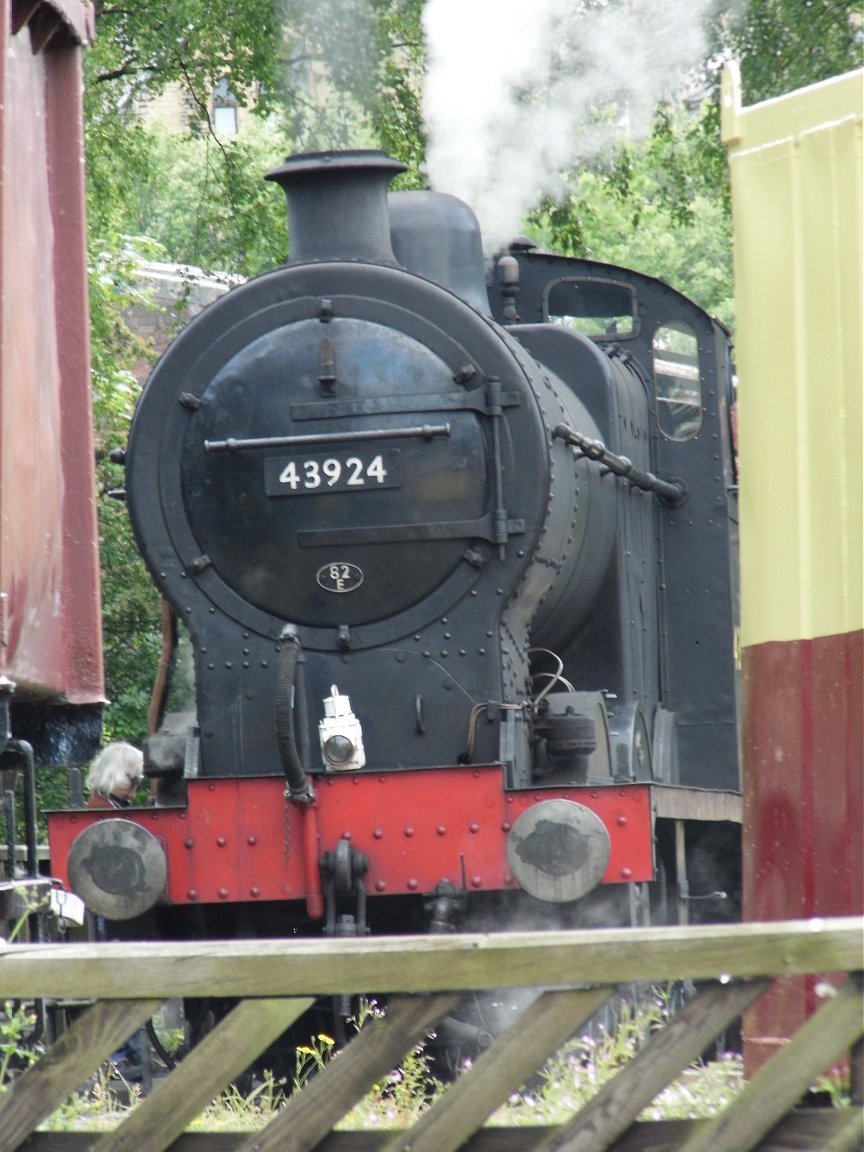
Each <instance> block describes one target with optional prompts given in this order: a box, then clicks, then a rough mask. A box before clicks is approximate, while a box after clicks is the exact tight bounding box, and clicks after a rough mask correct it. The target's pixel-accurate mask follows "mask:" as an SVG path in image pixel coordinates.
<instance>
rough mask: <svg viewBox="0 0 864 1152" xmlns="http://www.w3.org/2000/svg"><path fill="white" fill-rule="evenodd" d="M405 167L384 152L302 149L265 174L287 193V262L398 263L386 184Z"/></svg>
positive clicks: (267, 178) (393, 264) (396, 265)
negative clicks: (359, 261) (288, 246)
mask: <svg viewBox="0 0 864 1152" xmlns="http://www.w3.org/2000/svg"><path fill="white" fill-rule="evenodd" d="M404 171H405V165H404V164H402V163H400V161H398V160H392V159H391V158H390V157H389V156H385V155H384V153H383V152H377V151H374V150H371V149H369V150H358V151H351V152H303V153H298V154H297V155H296V156H289V157H287V159H286V160H285V163H284V164H283V165H282V166H281V167H279V168H276V169H274V170H273V171H272V172H268V173H267V175H266V177H265V179H266V180H272V181H273V182H274V183H276V184H278V185H279V186H280V187H281V188H282V189H283V190H284V192H285V194H286V196H287V197H288V235H289V240H290V245H291V252H290V259H289V261H288V263H289V264H301V263H307V262H313V261H321V260H362V261H366V262H370V263H374V264H390V265H392V266H394V267H398V261H397V259H396V257H395V256H394V254H393V247H392V244H391V240H390V217H389V214H388V210H387V186H388V184H389V183H390V181H391V180H392V179H393V177H394V176H396V175H397V174H398V173H399V172H404Z"/></svg>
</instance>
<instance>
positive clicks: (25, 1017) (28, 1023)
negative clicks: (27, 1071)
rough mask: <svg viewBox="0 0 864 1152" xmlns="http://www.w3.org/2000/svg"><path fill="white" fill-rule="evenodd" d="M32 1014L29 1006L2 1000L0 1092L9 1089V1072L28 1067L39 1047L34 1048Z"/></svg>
mask: <svg viewBox="0 0 864 1152" xmlns="http://www.w3.org/2000/svg"><path fill="white" fill-rule="evenodd" d="M35 1030H36V1013H35V1012H34V1011H33V1006H32V1005H29V1004H28V1005H25V1004H21V1003H20V1002H19V1001H17V1000H6V1001H4V1003H3V1005H2V1007H0V1093H2V1092H4V1091H5V1090H6V1088H8V1086H9V1083H8V1082H9V1080H10V1078H11V1075H12V1073H13V1072H19V1071H21V1070H23V1069H24V1068H27V1067H29V1066H30V1065H31V1064H32V1063H33V1062H34V1061H35V1060H36V1059H37V1058H38V1056H39V1053H40V1051H41V1048H40V1047H39V1046H34V1045H33V1043H32V1037H33V1034H34V1032H35Z"/></svg>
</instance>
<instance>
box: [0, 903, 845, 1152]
mask: <svg viewBox="0 0 864 1152" xmlns="http://www.w3.org/2000/svg"><path fill="white" fill-rule="evenodd" d="M862 957H864V922H862V921H861V920H859V919H857V918H849V919H838V920H823V921H800V922H792V923H782V924H780V923H772V924H746V925H720V926H698V927H697V926H693V927H682V928H662V929H659V928H646V929H632V930H596V931H590V932H585V931H580V932H560V933H547V934H543V935H535V934H523V933H502V934H497V935H454V936H424V937H391V938H378V939H374V940H372V939H363V940H360V939H357V940H327V941H325V940H298V939H290V940H255V941H242V942H238V941H232V942H230V943H228V942H208V943H195V944H193V943H182V944H160V943H124V944H98V945H97V944H92V945H88V944H72V945H34V944H11V945H5V944H3V943H0V1001H3V1000H9V999H12V1000H24V1001H30V1000H34V999H59V1000H66V999H69V998H74V999H76V1000H79V1001H84V1002H85V1004H86V1005H87V1006H86V1007H85V1008H84V1009H83V1010H82V1011H81V1013H80V1014H79V1015H78V1016H77V1018H76V1019H75V1021H74V1023H73V1024H72V1025H71V1026H70V1027H69V1029H68V1030H67V1031H65V1032H63V1033H62V1034H61V1035H60V1037H59V1038H58V1039H57V1041H56V1042H55V1043H54V1044H53V1045H52V1046H51V1047H50V1048H49V1049H48V1050H47V1052H46V1053H45V1054H44V1055H43V1056H42V1057H41V1059H39V1061H38V1062H37V1063H35V1064H33V1065H32V1066H31V1067H30V1068H29V1069H27V1071H26V1072H24V1073H23V1074H22V1075H21V1076H20V1077H19V1078H18V1079H17V1080H15V1081H14V1082H13V1083H12V1085H11V1086H10V1087H9V1088H7V1090H6V1091H5V1092H4V1093H2V1094H0V1152H17V1150H18V1149H23V1150H25V1152H84V1150H85V1149H86V1150H87V1152H164V1150H166V1149H169V1148H170V1149H171V1150H172V1152H229V1149H230V1150H231V1152H277V1150H278V1152H311V1150H312V1149H319V1150H322V1152H349V1150H350V1152H373V1150H374V1152H456V1150H457V1149H460V1148H461V1149H467V1150H469V1152H517V1150H518V1152H529V1150H530V1152H553V1150H554V1152H565V1150H566V1152H603V1150H614V1152H676V1150H684V1152H698V1150H706V1152H707V1150H708V1149H710V1150H711V1152H723V1150H724V1149H725V1150H728V1152H746V1150H747V1149H751V1148H758V1149H762V1150H764V1152H768V1150H770V1152H792V1150H797V1152H802V1150H805V1149H806V1150H808V1152H815V1150H818V1149H826V1150H828V1152H842V1150H851V1149H856V1148H857V1149H860V1148H862V1147H864V1111H862V1107H861V1104H862V1096H864V1085H862V1079H864V1067H862V1065H864V1061H862V1048H864V1045H862V1036H864V1012H862V974H861V971H860V970H861V969H862V967H864V959H862ZM825 974H829V975H828V976H825ZM792 975H814V976H816V975H820V977H823V978H824V983H825V984H826V987H828V986H830V987H831V988H833V989H834V992H833V994H831V995H828V996H826V997H824V999H823V1001H822V1004H821V1007H820V1008H819V1009H818V1011H817V1012H816V1014H815V1015H814V1016H813V1017H812V1018H811V1019H810V1020H809V1021H808V1022H807V1023H806V1024H805V1025H804V1026H803V1027H802V1028H801V1029H800V1030H799V1032H798V1033H797V1035H796V1036H795V1037H794V1038H793V1040H792V1041H791V1042H790V1043H789V1044H788V1045H786V1046H785V1047H783V1048H782V1049H780V1050H779V1051H778V1053H777V1054H776V1055H775V1056H774V1057H773V1058H772V1059H771V1060H770V1061H769V1062H768V1063H767V1064H766V1065H765V1066H764V1067H763V1068H762V1069H761V1070H760V1072H759V1073H758V1074H757V1075H756V1076H755V1077H754V1078H753V1079H752V1080H751V1081H750V1083H749V1084H747V1085H746V1086H745V1087H744V1088H743V1089H742V1091H741V1092H740V1093H739V1094H738V1095H737V1096H736V1097H735V1099H734V1100H733V1102H732V1103H731V1104H730V1105H729V1106H728V1107H727V1109H726V1110H725V1111H723V1112H722V1113H721V1114H719V1115H717V1116H715V1117H712V1118H709V1119H703V1120H680V1121H665V1122H661V1121H644V1120H641V1121H640V1120H638V1117H639V1115H640V1113H642V1111H643V1109H645V1108H646V1107H647V1105H648V1104H650V1102H651V1101H652V1100H653V1099H654V1097H655V1096H656V1095H657V1094H658V1093H659V1092H661V1091H662V1090H663V1089H664V1088H665V1087H666V1086H667V1085H669V1084H670V1083H672V1082H673V1081H674V1080H675V1079H676V1078H677V1077H678V1076H679V1075H680V1073H681V1072H682V1070H684V1069H685V1068H687V1067H688V1066H689V1065H690V1064H691V1063H692V1062H693V1061H694V1060H697V1059H698V1058H699V1055H700V1053H702V1052H703V1051H704V1050H705V1049H706V1048H707V1047H708V1046H709V1045H710V1043H711V1041H712V1040H713V1039H714V1038H715V1037H716V1036H718V1035H719V1034H721V1033H722V1032H723V1031H724V1029H726V1028H727V1027H728V1026H729V1024H730V1023H731V1022H733V1021H734V1020H735V1019H736V1018H737V1017H738V1016H740V1014H741V1012H742V1011H744V1010H745V1009H746V1008H747V1007H748V1006H749V1005H750V1004H752V1003H753V1002H754V1001H755V1000H756V999H757V998H758V997H759V996H760V995H761V994H762V993H763V992H764V991H765V990H766V989H767V988H768V987H769V986H770V985H771V984H772V982H773V981H774V980H775V979H776V978H781V979H782V978H783V977H786V976H792ZM680 980H690V981H695V982H698V985H699V990H698V992H697V994H696V995H695V997H693V998H692V999H690V1000H688V1002H687V1003H686V1004H685V1006H684V1007H683V1008H682V1009H681V1010H680V1011H679V1012H678V1013H676V1014H674V1015H673V1016H672V1017H671V1019H670V1020H669V1022H668V1023H667V1024H666V1025H665V1027H663V1028H661V1029H659V1030H658V1031H656V1032H655V1033H654V1034H653V1035H652V1036H651V1038H650V1039H649V1041H648V1043H647V1044H646V1045H645V1046H644V1047H643V1048H642V1049H641V1051H639V1052H638V1053H637V1054H636V1055H635V1056H634V1057H633V1058H632V1059H631V1060H630V1061H629V1063H628V1064H626V1066H625V1067H624V1068H623V1069H622V1070H621V1071H620V1072H618V1074H617V1075H616V1076H615V1077H614V1078H613V1079H612V1080H611V1081H610V1082H608V1083H607V1084H606V1085H605V1086H604V1087H603V1088H602V1089H601V1090H600V1091H599V1093H598V1094H597V1095H596V1096H595V1097H594V1098H593V1099H592V1100H591V1101H590V1102H589V1103H588V1104H587V1105H585V1106H584V1107H582V1108H581V1109H580V1110H579V1111H577V1112H576V1113H575V1114H574V1115H573V1117H572V1118H571V1119H570V1120H568V1121H567V1122H565V1123H563V1124H560V1125H556V1126H549V1127H533V1128H524V1127H522V1128H493V1127H483V1125H484V1122H485V1121H486V1119H487V1118H488V1117H489V1116H490V1115H491V1114H492V1112H494V1111H495V1109H496V1108H498V1106H499V1105H500V1104H502V1103H503V1102H504V1101H506V1100H507V1099H508V1097H509V1096H510V1095H511V1094H512V1093H513V1092H515V1091H517V1090H518V1089H519V1088H520V1086H521V1085H523V1084H524V1083H525V1082H526V1080H528V1079H529V1078H530V1077H531V1076H532V1075H533V1074H534V1073H535V1072H536V1071H537V1070H538V1068H540V1067H542V1065H543V1064H544V1062H545V1061H546V1060H547V1059H548V1058H549V1057H550V1056H551V1055H552V1054H553V1053H554V1052H555V1051H557V1050H558V1049H559V1048H560V1047H561V1045H562V1044H564V1043H565V1042H566V1041H567V1039H568V1038H569V1037H571V1036H573V1035H575V1034H577V1033H578V1032H579V1030H580V1029H581V1028H583V1027H584V1026H585V1024H586V1022H587V1021H588V1020H589V1019H590V1018H591V1017H592V1016H593V1015H594V1014H595V1013H596V1012H597V1011H598V1009H599V1008H601V1007H602V1005H603V1004H604V1003H605V1002H606V1001H607V1000H608V999H609V998H610V997H614V996H615V995H616V991H617V990H618V989H619V986H621V985H631V984H633V983H649V984H655V983H656V984H661V985H666V984H669V983H673V982H676V981H680ZM503 987H530V988H534V989H537V990H538V991H539V992H540V994H539V998H538V999H537V1000H536V1001H535V1002H534V1003H533V1005H532V1007H531V1008H530V1010H529V1011H528V1012H526V1013H525V1015H523V1016H521V1017H520V1018H519V1019H518V1021H517V1022H516V1023H515V1024H514V1025H513V1026H512V1027H511V1028H510V1029H509V1030H507V1031H505V1032H503V1033H502V1034H501V1035H500V1036H498V1037H497V1038H496V1039H495V1040H494V1041H493V1042H492V1043H491V1045H490V1046H489V1047H488V1048H487V1049H486V1050H485V1051H484V1052H483V1054H482V1055H481V1056H480V1057H479V1058H478V1059H477V1061H476V1063H475V1064H474V1067H473V1068H472V1069H471V1071H470V1072H469V1073H468V1074H465V1075H463V1076H461V1077H460V1078H458V1079H457V1080H456V1081H455V1082H454V1083H452V1084H451V1085H450V1086H449V1087H448V1089H447V1090H446V1091H445V1092H444V1093H443V1094H442V1095H441V1096H440V1097H438V1098H436V1100H435V1101H434V1103H433V1104H432V1105H431V1107H429V1108H428V1110H427V1111H425V1112H424V1113H423V1114H422V1115H421V1117H420V1119H419V1120H418V1121H417V1122H416V1123H415V1124H414V1125H413V1127H411V1128H403V1129H399V1130H390V1131H380V1130H379V1131H374V1132H345V1131H335V1127H336V1125H337V1124H338V1123H339V1121H340V1120H341V1119H342V1118H343V1117H344V1116H345V1115H346V1114H347V1113H348V1112H350V1110H351V1109H352V1108H353V1107H354V1105H355V1104H356V1103H357V1102H358V1101H359V1100H361V1099H362V1098H363V1097H364V1096H365V1094H366V1093H367V1092H368V1091H369V1090H370V1089H371V1088H372V1086H373V1085H374V1084H376V1083H379V1082H380V1081H382V1079H383V1078H385V1077H386V1076H387V1075H388V1073H389V1072H390V1071H391V1070H392V1069H394V1068H396V1067H398V1066H399V1064H400V1062H401V1061H402V1060H403V1058H404V1056H405V1054H406V1053H407V1052H408V1051H410V1050H411V1049H412V1048H413V1047H414V1046H415V1045H416V1044H417V1043H418V1042H420V1041H422V1040H423V1038H424V1037H425V1036H427V1035H428V1034H429V1032H430V1031H431V1030H433V1029H434V1028H435V1026H436V1023H437V1022H438V1021H440V1020H441V1019H442V1018H443V1017H445V1016H446V1015H447V1014H448V1013H450V1012H451V1011H452V1010H453V1008H454V1007H455V1006H456V1005H457V1004H458V1002H459V1000H460V999H461V997H462V996H463V995H464V994H466V993H471V992H472V991H477V990H484V989H488V988H503ZM351 990H354V991H356V992H364V993H368V992H371V991H374V993H376V994H387V996H388V1009H387V1012H386V1014H385V1015H384V1016H383V1017H375V1018H374V1019H372V1020H371V1021H370V1022H369V1024H367V1025H366V1026H365V1027H363V1028H362V1029H361V1030H360V1032H359V1033H358V1034H357V1035H356V1036H355V1037H354V1038H353V1039H352V1040H351V1041H350V1043H348V1044H347V1045H346V1047H345V1048H344V1050H343V1051H342V1052H341V1053H340V1055H339V1056H338V1058H337V1059H334V1060H331V1061H330V1062H329V1063H327V1065H326V1067H325V1068H324V1069H323V1070H322V1071H321V1072H320V1073H319V1074H318V1075H316V1076H314V1077H312V1078H311V1079H309V1080H308V1081H307V1082H306V1083H305V1084H304V1085H303V1087H302V1088H301V1089H300V1091H299V1092H297V1093H296V1094H295V1095H294V1096H292V1097H291V1099H290V1100H288V1102H287V1103H286V1104H285V1105H284V1107H282V1108H280V1109H279V1110H278V1111H277V1112H276V1113H275V1115H274V1118H273V1119H272V1120H271V1121H270V1123H269V1125H268V1126H267V1127H266V1128H264V1129H262V1130H260V1131H258V1132H255V1133H252V1134H250V1133H240V1132H237V1133H224V1132H221V1133H213V1134H208V1133H189V1132H186V1131H185V1129H186V1128H187V1127H188V1125H189V1124H190V1122H191V1121H192V1120H194V1119H195V1118H196V1117H197V1116H199V1115H200V1113H201V1112H202V1111H203V1110H204V1109H205V1108H206V1106H207V1105H208V1104H209V1102H210V1101H211V1100H212V1099H213V1098H214V1097H215V1096H217V1095H218V1094H219V1092H220V1091H221V1090H222V1089H224V1087H225V1086H226V1085H227V1084H229V1083H231V1082H232V1081H233V1080H234V1079H236V1078H237V1077H238V1076H240V1075H241V1074H242V1073H243V1071H244V1070H245V1069H246V1068H247V1067H248V1066H249V1064H250V1063H251V1062H252V1061H254V1060H255V1059H256V1058H257V1057H258V1056H259V1055H260V1054H261V1053H262V1052H263V1051H264V1050H265V1049H267V1048H268V1046H269V1045H270V1044H271V1043H272V1042H273V1041H274V1040H275V1039H276V1038H277V1037H278V1036H279V1035H281V1033H282V1032H283V1031H284V1030H285V1029H287V1028H288V1027H290V1025H291V1024H292V1023H293V1022H295V1021H296V1020H297V1019H298V1018H299V1017H300V1016H301V1015H302V1014H303V1013H304V1012H305V1011H306V1010H307V1009H308V1008H309V1007H310V1006H311V1005H312V1004H313V1003H314V1001H315V999H316V998H317V997H320V996H326V995H332V994H338V993H345V992H346V991H351ZM175 997H185V998H195V997H208V998H209V997H218V998H226V997H227V998H230V999H232V1000H236V1001H238V1003H237V1005H236V1007H234V1008H233V1009H232V1010H231V1011H230V1012H229V1013H228V1014H227V1015H225V1016H224V1018H223V1019H222V1020H221V1021H220V1022H219V1023H218V1024H217V1025H216V1026H215V1027H214V1029H213V1030H212V1031H211V1032H210V1033H209V1034H208V1035H207V1036H206V1037H205V1038H204V1039H203V1040H202V1041H201V1043H200V1044H198V1045H197V1046H196V1047H195V1048H193V1049H192V1051H191V1052H190V1053H189V1054H188V1055H187V1056H186V1057H185V1058H184V1059H183V1060H182V1062H180V1063H179V1064H178V1065H177V1067H176V1069H175V1070H174V1071H172V1072H171V1073H170V1074H169V1075H168V1076H167V1077H166V1078H165V1079H164V1080H162V1081H161V1082H160V1083H158V1084H157V1085H156V1087H155V1089H154V1091H153V1092H152V1093H151V1094H150V1095H148V1096H146V1097H145V1098H144V1099H143V1100H141V1101H140V1102H139V1103H138V1104H137V1105H136V1106H135V1107H133V1108H132V1109H131V1110H130V1111H129V1112H128V1113H127V1114H125V1115H124V1118H123V1119H122V1120H121V1122H120V1123H119V1125H118V1126H117V1127H116V1128H115V1129H113V1130H110V1131H103V1132H99V1133H94V1132H90V1133H87V1132H39V1131H37V1128H38V1126H39V1125H40V1124H41V1123H42V1122H43V1121H44V1120H45V1118H46V1117H47V1116H48V1115H50V1113H51V1112H52V1111H54V1110H55V1109H56V1108H57V1107H59V1106H60V1105H61V1104H62V1103H63V1102H64V1101H66V1100H67V1099H68V1098H69V1096H70V1095H71V1094H72V1093H73V1092H74V1091H75V1089H76V1087H78V1086H79V1085H81V1084H82V1083H84V1082H85V1081H86V1080H87V1078H88V1077H89V1076H90V1075H92V1074H93V1072H94V1070H96V1069H97V1068H98V1067H99V1065H100V1064H101V1063H102V1062H104V1061H105V1060H107V1059H108V1058H109V1057H110V1056H111V1054H112V1052H114V1051H116V1050H117V1048H118V1047H119V1046H120V1045H121V1044H122V1043H123V1041H124V1040H126V1038H127V1037H128V1036H129V1035H131V1034H132V1033H134V1032H135V1031H136V1030H137V1029H139V1028H140V1027H141V1026H142V1024H143V1023H144V1022H145V1021H147V1020H148V1019H149V1018H150V1017H151V1016H152V1015H153V1014H154V1012H156V1011H157V1009H158V1008H159V1007H160V1005H161V1004H162V1003H163V1001H165V1000H167V999H171V998H175ZM91 1001H92V1003H89V1002H91ZM847 1058H848V1060H849V1066H850V1069H851V1078H852V1094H853V1105H852V1106H851V1107H849V1108H844V1109H831V1108H807V1109H797V1108H796V1105H797V1104H798V1103H799V1101H800V1100H801V1098H802V1096H804V1094H805V1093H806V1092H807V1090H808V1088H809V1087H810V1086H811V1085H812V1084H813V1083H814V1082H815V1081H816V1080H817V1079H818V1078H819V1076H820V1075H821V1074H822V1073H824V1072H825V1071H826V1070H827V1069H828V1068H829V1067H830V1066H831V1065H832V1064H834V1063H836V1062H837V1061H842V1060H844V1059H847Z"/></svg>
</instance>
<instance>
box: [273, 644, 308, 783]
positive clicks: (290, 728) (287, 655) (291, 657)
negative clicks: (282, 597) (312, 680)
mask: <svg viewBox="0 0 864 1152" xmlns="http://www.w3.org/2000/svg"><path fill="white" fill-rule="evenodd" d="M281 639H282V646H281V649H280V655H279V679H278V683H277V686H276V740H277V743H278V746H279V756H280V759H281V760H282V768H283V770H284V772H285V779H286V781H287V784H288V797H289V799H290V800H291V801H292V802H293V803H295V804H310V803H311V802H312V801H313V799H314V797H315V793H314V790H313V788H312V782H311V780H310V779H309V778H308V776H307V775H306V771H305V769H304V767H303V764H302V762H301V760H300V754H299V752H298V750H297V741H296V737H295V734H294V728H295V716H296V711H297V710H296V690H297V666H298V664H299V662H300V655H301V647H300V638H299V636H298V635H297V630H296V629H295V628H294V627H293V626H292V625H290V624H286V626H285V627H284V628H283V629H282V638H281Z"/></svg>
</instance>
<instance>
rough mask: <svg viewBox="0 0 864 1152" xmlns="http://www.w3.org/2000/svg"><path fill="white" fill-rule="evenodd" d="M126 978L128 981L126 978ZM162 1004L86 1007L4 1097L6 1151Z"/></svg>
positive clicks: (1, 1122)
mask: <svg viewBox="0 0 864 1152" xmlns="http://www.w3.org/2000/svg"><path fill="white" fill-rule="evenodd" d="M115 978H116V969H115ZM123 982H124V984H125V983H127V981H126V980H125V977H124V981H123ZM4 998H5V997H3V996H2V995H0V999H4ZM160 1004H161V1000H103V1001H101V1002H100V1003H98V1004H93V1005H92V1006H91V1007H90V1008H86V1009H85V1010H84V1011H83V1012H82V1013H81V1015H80V1016H79V1017H78V1019H77V1020H76V1021H75V1022H74V1023H73V1024H72V1025H71V1027H70V1028H68V1029H67V1030H66V1031H65V1032H64V1033H63V1035H62V1036H61V1037H60V1038H59V1040H58V1041H57V1043H56V1044H54V1045H52V1047H51V1048H50V1049H49V1050H48V1052H47V1053H46V1054H45V1055H44V1056H42V1058H41V1059H40V1060H39V1061H37V1063H36V1064H32V1065H31V1066H30V1067H29V1068H28V1069H27V1071H26V1072H25V1073H24V1075H23V1076H22V1077H21V1078H20V1080H16V1081H15V1083H14V1084H13V1085H12V1087H11V1089H9V1090H8V1091H6V1092H4V1093H3V1095H0V1133H2V1148H3V1152H15V1149H16V1148H18V1147H20V1145H21V1144H23V1143H24V1141H25V1140H26V1139H27V1137H28V1136H29V1135H30V1133H31V1132H32V1131H33V1129H34V1128H35V1127H36V1125H37V1124H39V1123H41V1121H42V1120H44V1119H45V1117H46V1116H48V1115H50V1114H51V1113H52V1112H53V1111H54V1109H55V1108H58V1107H59V1106H60V1105H61V1104H62V1103H63V1102H64V1101H65V1100H67V1099H68V1098H69V1097H70V1096H71V1095H72V1093H73V1092H74V1091H75V1089H76V1088H77V1087H78V1085H79V1084H81V1083H83V1081H85V1080H86V1079H87V1077H88V1076H89V1075H90V1074H91V1073H92V1072H93V1071H95V1069H96V1068H97V1067H98V1066H99V1065H100V1064H101V1063H102V1062H103V1061H104V1060H107V1059H108V1057H109V1056H110V1055H111V1053H112V1052H114V1051H116V1049H117V1048H119V1047H120V1045H121V1044H122V1043H123V1042H124V1041H125V1040H127V1039H128V1038H129V1037H130V1036H131V1035H132V1033H133V1032H137V1030H138V1029H139V1028H140V1027H141V1026H142V1025H143V1024H144V1023H145V1022H146V1021H147V1020H149V1019H150V1017H151V1016H152V1015H153V1013H154V1012H155V1011H156V1010H157V1009H158V1008H159V1005H160Z"/></svg>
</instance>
